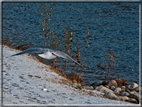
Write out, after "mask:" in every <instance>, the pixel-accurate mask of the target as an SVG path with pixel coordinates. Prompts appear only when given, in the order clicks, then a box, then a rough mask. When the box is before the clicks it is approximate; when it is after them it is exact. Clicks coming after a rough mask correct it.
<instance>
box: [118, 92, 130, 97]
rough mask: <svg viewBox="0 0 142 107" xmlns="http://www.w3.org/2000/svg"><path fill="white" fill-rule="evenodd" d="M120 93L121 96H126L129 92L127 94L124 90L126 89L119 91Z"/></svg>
mask: <svg viewBox="0 0 142 107" xmlns="http://www.w3.org/2000/svg"><path fill="white" fill-rule="evenodd" d="M120 95H121V96H127V97H129V96H130V94H129V93H128V92H126V91H122V92H121V93H120Z"/></svg>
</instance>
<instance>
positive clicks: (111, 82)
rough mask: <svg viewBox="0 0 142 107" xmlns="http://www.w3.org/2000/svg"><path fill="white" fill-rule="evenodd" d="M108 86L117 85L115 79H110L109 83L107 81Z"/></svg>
mask: <svg viewBox="0 0 142 107" xmlns="http://www.w3.org/2000/svg"><path fill="white" fill-rule="evenodd" d="M108 86H109V87H110V86H115V87H117V86H118V85H117V82H116V81H115V80H110V81H109V83H108Z"/></svg>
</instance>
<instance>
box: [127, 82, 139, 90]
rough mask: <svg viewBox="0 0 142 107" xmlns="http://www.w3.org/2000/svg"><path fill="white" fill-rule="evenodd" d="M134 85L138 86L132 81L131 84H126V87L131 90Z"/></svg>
mask: <svg viewBox="0 0 142 107" xmlns="http://www.w3.org/2000/svg"><path fill="white" fill-rule="evenodd" d="M136 87H138V84H136V83H132V84H130V85H128V86H127V88H128V89H129V90H133V89H134V88H136Z"/></svg>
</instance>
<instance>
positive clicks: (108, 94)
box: [104, 92, 117, 100]
mask: <svg viewBox="0 0 142 107" xmlns="http://www.w3.org/2000/svg"><path fill="white" fill-rule="evenodd" d="M104 96H105V97H107V98H110V99H115V100H116V99H117V96H116V95H115V94H114V93H111V92H105V93H104Z"/></svg>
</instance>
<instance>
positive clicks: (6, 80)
mask: <svg viewBox="0 0 142 107" xmlns="http://www.w3.org/2000/svg"><path fill="white" fill-rule="evenodd" d="M17 52H19V51H18V50H14V49H11V48H9V47H6V46H4V47H3V104H4V105H11V104H12V105H13V104H18V105H19V104H22V105H23V104H32V105H35V104H36V105H37V104H46V105H47V104H49V105H82V104H83V105H88V104H89V105H93V104H95V105H96V104H98V105H104V104H105V105H113V104H115V105H125V106H126V105H127V106H129V105H134V104H131V103H128V102H123V101H116V100H110V99H106V98H103V97H102V93H101V92H99V91H95V90H87V89H81V90H80V89H78V88H77V87H78V86H79V84H70V82H69V81H68V80H67V79H65V78H63V77H61V76H59V75H58V74H56V73H55V72H53V71H52V70H50V69H49V67H50V66H48V65H45V64H42V63H40V62H38V61H37V60H36V59H35V58H33V57H32V56H30V55H27V54H25V55H21V56H15V57H9V56H11V55H13V54H15V53H17Z"/></svg>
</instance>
